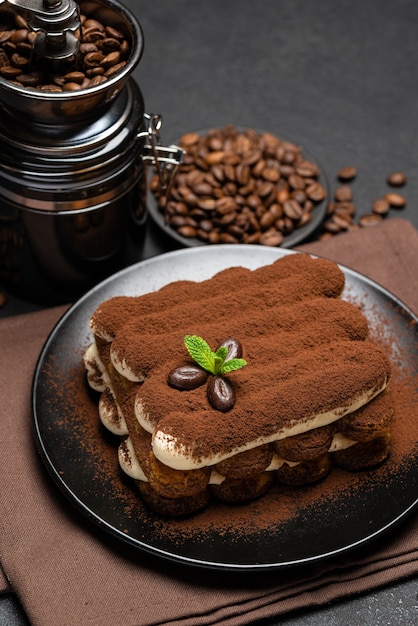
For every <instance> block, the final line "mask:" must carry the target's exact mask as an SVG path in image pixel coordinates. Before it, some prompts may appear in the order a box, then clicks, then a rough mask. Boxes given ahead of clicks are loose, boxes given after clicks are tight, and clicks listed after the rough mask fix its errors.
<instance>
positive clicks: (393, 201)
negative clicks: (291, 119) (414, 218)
mask: <svg viewBox="0 0 418 626" xmlns="http://www.w3.org/2000/svg"><path fill="white" fill-rule="evenodd" d="M356 176H357V168H355V167H354V166H346V167H343V168H341V169H340V170H339V171H338V174H337V177H338V180H339V185H338V186H337V187H336V188H335V190H334V196H333V199H332V200H330V201H329V202H328V207H327V217H326V220H325V221H324V223H323V227H322V234H321V235H320V239H326V238H328V237H332V236H333V235H338V234H339V233H343V232H347V231H352V230H356V229H358V228H367V227H369V226H375V225H376V224H380V222H381V221H382V220H383V219H384V218H385V217H386V216H387V215H388V214H389V212H390V211H391V209H396V210H399V209H403V208H404V207H405V206H406V198H405V196H404V195H402V194H400V193H398V192H395V191H393V190H391V191H388V192H387V193H386V194H384V195H383V196H381V197H378V198H376V199H375V200H374V201H373V202H372V206H371V211H370V213H364V214H362V215H360V216H359V217H358V218H357V219H356V215H357V206H356V204H355V202H354V197H353V190H352V187H351V185H350V182H351V181H353V180H354V179H355V178H356ZM406 183H407V177H406V175H405V174H404V173H403V172H392V173H390V174H388V176H387V177H386V184H387V185H388V186H389V187H402V186H404V185H406Z"/></svg>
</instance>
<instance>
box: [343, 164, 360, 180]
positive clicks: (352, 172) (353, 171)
mask: <svg viewBox="0 0 418 626" xmlns="http://www.w3.org/2000/svg"><path fill="white" fill-rule="evenodd" d="M356 176H357V168H356V167H353V166H352V165H348V166H347V167H342V168H341V169H340V170H338V178H339V179H340V180H352V179H353V178H355V177H356Z"/></svg>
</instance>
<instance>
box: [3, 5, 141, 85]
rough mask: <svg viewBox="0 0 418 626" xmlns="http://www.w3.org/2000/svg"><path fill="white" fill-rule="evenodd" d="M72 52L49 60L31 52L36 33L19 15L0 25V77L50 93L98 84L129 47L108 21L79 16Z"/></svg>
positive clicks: (120, 62) (113, 70)
mask: <svg viewBox="0 0 418 626" xmlns="http://www.w3.org/2000/svg"><path fill="white" fill-rule="evenodd" d="M80 22H81V32H80V33H78V34H77V33H76V36H77V35H78V37H79V40H80V47H79V51H78V53H77V54H76V55H74V56H72V57H71V58H69V59H65V60H63V61H62V62H60V64H59V65H57V64H56V63H51V62H50V61H49V60H48V59H41V58H39V57H38V56H37V55H36V54H35V53H34V48H33V43H34V40H35V38H36V33H35V32H33V31H31V30H30V28H29V26H28V23H27V21H26V20H25V18H24V17H22V16H21V15H19V14H16V15H15V16H14V24H7V25H5V24H0V76H1V77H2V78H4V79H7V80H11V81H13V82H15V83H16V84H18V85H20V86H22V87H27V88H34V89H39V90H41V91H46V92H50V93H58V92H65V91H77V90H79V89H88V88H89V87H94V86H96V85H100V84H101V83H103V82H105V81H107V80H108V79H109V78H110V77H111V76H114V75H115V74H116V73H117V72H119V71H120V70H121V69H122V68H123V67H124V66H125V65H126V61H127V59H128V57H129V55H130V50H131V46H130V43H129V41H128V40H127V39H126V37H125V36H124V35H123V34H122V33H121V32H119V31H118V30H117V29H116V28H114V27H113V26H112V25H111V24H102V23H101V22H99V21H97V20H95V19H89V18H88V17H87V16H86V15H81V16H80Z"/></svg>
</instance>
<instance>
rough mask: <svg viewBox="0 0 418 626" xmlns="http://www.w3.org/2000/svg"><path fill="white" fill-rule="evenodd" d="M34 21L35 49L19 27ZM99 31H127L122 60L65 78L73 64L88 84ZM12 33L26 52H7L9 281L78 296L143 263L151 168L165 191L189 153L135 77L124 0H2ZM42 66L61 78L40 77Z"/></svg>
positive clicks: (2, 204)
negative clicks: (169, 141) (164, 136)
mask: <svg viewBox="0 0 418 626" xmlns="http://www.w3.org/2000/svg"><path fill="white" fill-rule="evenodd" d="M16 23H17V26H16ZM26 25H27V28H26ZM86 25H87V26H86ZM92 25H93V26H92ZM95 25H96V31H100V26H102V27H106V29H107V30H106V31H104V34H103V33H102V34H98V32H96V33H94V26H95ZM19 27H20V28H19ZM25 28H26V30H29V31H30V36H29V41H30V42H32V49H31V50H30V53H29V54H27V51H25V49H23V47H22V43H21V44H20V48H19V46H18V43H19V41H20V40H21V39H22V38H23V34H24V33H23V34H22V33H20V32H19V34H18V35H16V34H15V35H14V36H13V37H12V36H11V34H10V33H11V32H14V33H16V31H24V30H25ZM83 29H84V31H83ZM88 29H89V33H88V34H89V35H91V36H90V37H89V36H87V35H86V37H85V38H84V37H83V33H84V34H86V33H87V30H88ZM109 33H110V35H111V36H110V35H109ZM21 35H22V36H21ZM95 36H96V37H100V38H101V39H103V38H106V39H116V40H117V39H118V37H119V39H120V40H122V41H123V42H124V43H123V46H124V55H125V56H124V58H123V62H118V63H116V65H117V67H116V68H115V67H113V68H112V67H109V68H108V67H107V66H106V65H105V64H104V67H101V68H99V70H97V74H96V75H97V76H103V74H104V73H105V72H106V76H105V77H104V78H101V79H99V78H96V75H95V74H94V71H93V70H92V71H91V72H90V75H93V76H94V79H91V78H90V79H89V80H87V78H86V77H85V78H84V80H83V81H82V82H79V83H78V85H77V84H76V85H75V88H74V84H72V85H71V86H68V83H67V84H65V85H63V84H61V83H62V81H63V80H64V79H63V78H62V77H63V76H64V75H67V76H68V74H71V72H75V74H73V76H76V77H77V79H78V80H79V81H80V69H79V67H78V65H77V60H78V58H79V57H80V47H81V45H83V46H84V47H85V48H86V45H85V44H84V43H83V44H82V43H80V42H83V41H84V39H86V40H87V42H89V41H90V40H91V41H92V42H93V43H94V37H95ZM7 38H9V44H7V45H9V48H10V52H11V53H13V51H14V50H16V52H15V54H16V55H17V56H16V57H14V61H15V63H12V62H10V59H9V60H8V59H7V55H4V54H3V58H2V56H1V55H0V284H2V285H3V286H5V287H6V288H8V289H9V290H10V291H11V292H12V293H15V294H16V295H18V296H20V297H22V298H24V299H28V300H32V301H34V302H39V303H43V304H47V305H49V304H58V303H63V302H71V301H73V300H74V299H75V298H77V297H79V296H80V295H81V294H82V293H83V292H85V291H87V290H88V289H90V288H91V287H92V286H93V285H95V284H96V283H98V282H99V281H101V280H102V279H103V278H105V277H106V276H108V275H109V274H111V273H113V272H115V271H117V270H118V269H120V268H122V267H124V266H126V265H129V264H131V263H133V262H135V261H136V260H140V258H141V245H142V243H143V237H144V228H145V219H146V188H147V182H146V171H147V165H151V166H153V167H154V169H156V171H157V172H158V175H159V181H160V185H161V186H162V187H164V188H167V186H169V184H170V181H171V180H172V177H173V176H174V175H175V172H176V170H177V168H178V166H179V164H180V163H181V161H182V156H183V151H182V150H181V149H180V148H178V147H177V146H174V145H173V146H168V147H164V146H162V145H161V141H160V129H161V124H162V118H161V116H160V115H157V114H147V113H145V110H144V101H143V97H142V94H141V91H140V89H139V87H138V85H137V84H136V82H135V80H134V79H133V78H132V71H133V70H134V68H135V67H136V66H137V64H138V62H139V60H140V58H141V55H142V51H143V33H142V29H141V27H140V25H139V23H138V22H137V20H136V18H135V17H134V16H133V15H132V13H131V12H130V11H129V10H128V9H127V8H126V7H124V6H123V5H122V4H120V3H119V2H118V1H117V0H86V1H83V0H81V1H80V2H79V3H76V2H74V0H6V1H4V0H0V42H2V41H4V40H5V39H7ZM10 39H11V41H10ZM16 42H17V43H16ZM25 44H26V46H27V45H28V41H27V40H25ZM13 45H14V46H15V48H13V47H12V46H13ZM109 45H110V43H109ZM86 49H88V47H87V48H86ZM25 55H26V60H25V58H23V59H22V58H21V57H25ZM103 55H104V53H103V50H102V53H101V56H102V57H103ZM96 56H97V55H96ZM105 56H106V55H105ZM110 56H111V57H112V55H110ZM119 57H120V55H119ZM119 57H117V55H116V57H115V54H113V57H112V59H113V60H114V58H117V59H119ZM12 58H13V55H12ZM19 61H20V62H21V64H22V65H25V64H26V65H25V67H24V69H23V71H20V73H19V70H20V68H19ZM15 66H17V69H16V68H15ZM33 68H35V70H34V69H33ZM38 68H41V70H42V71H44V72H45V70H47V74H48V75H49V76H50V75H53V76H54V81H55V82H52V83H51V84H46V85H45V84H43V85H41V86H39V85H34V82H36V81H37V80H39V73H40V72H39V71H38ZM74 68H75V69H74ZM103 70H105V72H104V71H103ZM42 71H41V74H42ZM95 71H96V70H95ZM15 74H16V75H17V74H19V75H18V78H20V79H21V81H22V82H19V81H18V80H17V79H16V78H15V76H14V75H15ZM22 74H23V76H22ZM60 81H61V82H60ZM70 82H71V81H70ZM87 83H88V84H87Z"/></svg>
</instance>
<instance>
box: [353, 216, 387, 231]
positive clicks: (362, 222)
mask: <svg viewBox="0 0 418 626" xmlns="http://www.w3.org/2000/svg"><path fill="white" fill-rule="evenodd" d="M382 219H383V218H382V216H381V215H377V214H376V213H369V214H366V215H361V217H360V218H359V221H358V223H359V226H361V227H362V228H368V227H369V226H376V225H377V224H380V222H381V221H382Z"/></svg>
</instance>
